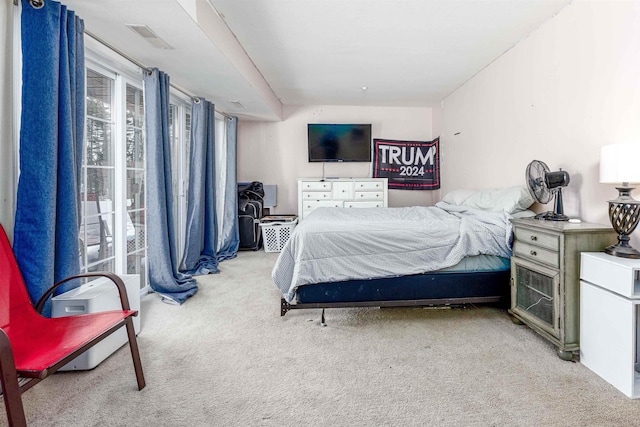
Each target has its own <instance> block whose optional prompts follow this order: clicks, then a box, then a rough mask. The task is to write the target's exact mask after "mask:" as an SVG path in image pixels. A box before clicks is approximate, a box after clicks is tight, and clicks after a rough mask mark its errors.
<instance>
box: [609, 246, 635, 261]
mask: <svg viewBox="0 0 640 427" xmlns="http://www.w3.org/2000/svg"><path fill="white" fill-rule="evenodd" d="M604 253H606V254H609V255H613V256H617V257H620V258H632V259H640V251H637V250H635V249H634V248H632V247H631V246H620V245H611V246H607V247H606V248H604Z"/></svg>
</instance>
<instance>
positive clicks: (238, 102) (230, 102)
mask: <svg viewBox="0 0 640 427" xmlns="http://www.w3.org/2000/svg"><path fill="white" fill-rule="evenodd" d="M229 104H231V105H233V106H234V107H236V108H244V105H242V103H241V102H240V101H236V100H230V101H229Z"/></svg>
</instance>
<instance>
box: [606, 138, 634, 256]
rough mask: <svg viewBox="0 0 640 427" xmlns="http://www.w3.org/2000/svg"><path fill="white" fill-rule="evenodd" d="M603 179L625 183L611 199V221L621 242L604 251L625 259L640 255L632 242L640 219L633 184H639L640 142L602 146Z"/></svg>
mask: <svg viewBox="0 0 640 427" xmlns="http://www.w3.org/2000/svg"><path fill="white" fill-rule="evenodd" d="M600 182H601V183H603V184H622V185H621V186H620V187H616V189H617V190H618V192H619V195H618V198H617V199H614V200H610V201H609V220H610V221H611V225H612V226H613V229H614V230H615V231H616V233H618V244H616V245H611V246H608V247H607V248H605V250H604V251H605V253H608V254H609V255H613V256H618V257H622V258H640V252H639V251H637V250H636V249H634V248H632V247H631V245H629V235H630V234H631V233H633V230H635V228H636V226H637V225H638V220H639V219H640V202H639V201H637V200H635V199H634V198H633V197H631V191H632V190H633V188H634V187H630V186H629V184H631V183H640V144H611V145H605V146H604V147H602V148H601V149H600Z"/></svg>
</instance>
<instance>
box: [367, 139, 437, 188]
mask: <svg viewBox="0 0 640 427" xmlns="http://www.w3.org/2000/svg"><path fill="white" fill-rule="evenodd" d="M439 144H440V138H439V137H438V138H436V139H434V140H433V141H394V140H389V139H374V140H373V162H372V164H373V174H372V175H373V177H374V178H388V179H389V188H390V189H396V190H437V189H438V188H440V146H439Z"/></svg>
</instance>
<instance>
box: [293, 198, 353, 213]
mask: <svg viewBox="0 0 640 427" xmlns="http://www.w3.org/2000/svg"><path fill="white" fill-rule="evenodd" d="M343 206H344V203H343V202H342V201H340V200H319V201H318V200H313V201H307V200H305V201H303V202H302V213H303V215H304V216H307V215H309V214H310V213H311V212H312V211H313V210H314V209H317V208H341V207H343Z"/></svg>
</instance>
